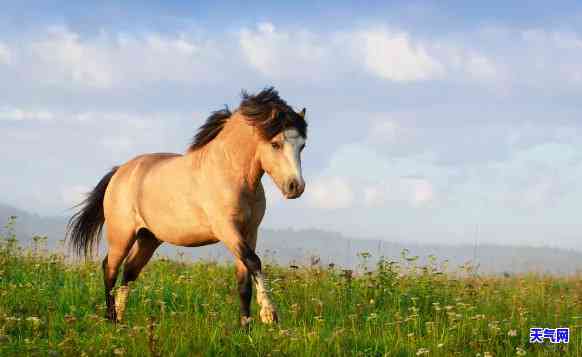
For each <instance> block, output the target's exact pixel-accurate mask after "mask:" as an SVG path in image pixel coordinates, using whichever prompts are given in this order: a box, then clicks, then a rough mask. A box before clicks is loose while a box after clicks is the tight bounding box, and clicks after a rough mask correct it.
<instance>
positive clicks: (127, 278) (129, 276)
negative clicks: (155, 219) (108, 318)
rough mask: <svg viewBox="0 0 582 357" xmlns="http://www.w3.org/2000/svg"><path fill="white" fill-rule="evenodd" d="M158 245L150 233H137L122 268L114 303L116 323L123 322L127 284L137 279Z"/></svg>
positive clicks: (143, 230)
mask: <svg viewBox="0 0 582 357" xmlns="http://www.w3.org/2000/svg"><path fill="white" fill-rule="evenodd" d="M160 244H161V242H160V241H159V240H157V239H156V237H155V236H154V235H153V233H151V232H150V231H148V230H146V229H141V230H140V231H139V232H138V234H137V239H136V240H135V243H134V244H133V247H132V248H131V250H130V252H129V255H128V256H127V259H126V260H125V264H124V266H123V280H122V281H121V286H120V287H119V290H118V293H117V297H116V302H115V310H116V314H117V321H121V320H123V314H124V312H125V307H126V304H127V297H128V295H129V283H130V282H132V281H135V280H136V279H137V277H138V276H139V273H140V272H141V270H142V269H143V267H144V266H145V265H146V264H147V263H148V262H149V260H150V259H151V257H152V255H153V254H154V252H155V250H156V249H157V248H158V247H159V246H160Z"/></svg>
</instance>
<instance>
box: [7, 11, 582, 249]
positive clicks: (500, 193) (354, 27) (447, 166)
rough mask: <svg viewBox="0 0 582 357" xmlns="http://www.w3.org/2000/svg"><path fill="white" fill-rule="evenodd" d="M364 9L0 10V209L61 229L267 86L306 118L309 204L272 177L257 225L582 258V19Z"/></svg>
mask: <svg viewBox="0 0 582 357" xmlns="http://www.w3.org/2000/svg"><path fill="white" fill-rule="evenodd" d="M194 3H196V4H194ZM359 4H360V5H359V6H355V5H353V4H351V3H350V2H343V1H309V2H306V1H297V2H285V3H283V2H280V3H276V4H273V3H271V2H253V3H252V4H244V5H243V4H234V3H229V2H221V1H212V2H204V1H200V2H190V1H164V2H157V3H156V2H147V3H146V4H143V3H142V2H137V1H125V2H123V3H122V4H119V2H115V1H103V2H99V3H91V4H88V3H82V2H74V3H72V2H69V1H43V2H37V1H35V2H32V1H21V2H19V3H18V4H15V3H11V2H9V3H5V4H3V5H2V9H3V11H2V13H1V14H0V159H1V161H2V175H0V202H1V203H7V204H10V205H14V206H16V207H18V208H22V209H26V210H29V211H31V212H36V213H38V214H41V215H51V216H52V215H61V216H65V215H69V214H70V213H71V211H70V209H69V208H70V207H71V206H72V205H74V204H75V203H78V202H79V201H80V200H81V199H82V197H83V194H84V193H85V192H87V191H89V190H90V189H91V188H92V187H93V186H94V185H95V184H96V183H97V181H98V180H99V179H100V178H101V177H102V176H103V174H104V173H105V172H106V171H107V170H108V169H109V168H110V167H112V166H114V165H118V164H121V163H123V162H125V161H127V160H129V159H131V158H132V157H134V156H136V155H138V154H142V153H147V152H184V151H185V149H186V147H187V145H188V143H189V142H190V140H191V138H192V136H193V135H194V133H195V131H196V130H197V128H198V127H199V126H200V125H201V124H202V123H203V122H204V120H205V119H206V117H207V116H208V114H209V113H210V112H211V111H213V110H216V109H220V108H222V107H223V106H224V105H225V104H227V105H229V106H230V107H231V108H236V107H237V105H238V103H239V101H240V92H241V90H242V89H246V90H248V91H250V92H256V91H259V90H261V89H262V88H264V87H267V86H271V85H272V86H275V87H276V88H277V89H278V90H279V92H280V94H281V96H282V97H283V98H284V99H286V100H287V102H288V103H290V104H291V105H292V106H294V107H295V108H296V109H301V108H303V107H306V108H307V120H308V122H309V137H308V143H307V148H306V150H305V151H304V154H303V166H304V167H303V170H304V176H305V179H306V182H307V188H306V192H305V194H304V195H303V197H302V198H300V199H299V200H293V201H289V200H284V199H282V197H281V194H280V193H279V192H278V191H277V189H276V188H275V187H274V185H273V184H272V182H271V180H270V178H268V177H265V178H264V179H263V182H264V184H265V186H266V188H267V194H268V197H267V198H268V209H267V215H266V217H265V220H264V223H263V225H264V226H266V227H270V228H294V229H302V228H319V229H325V230H332V231H338V232H342V233H345V234H347V235H350V236H353V237H363V238H368V237H373V238H382V239H386V240H392V241H403V242H406V241H410V242H419V243H449V244H457V243H465V244H474V243H475V242H477V243H479V244H485V243H496V244H520V245H535V246H539V245H549V246H555V247H565V248H574V249H582V248H580V247H581V246H582V245H581V244H580V241H581V238H582V237H581V233H580V232H582V223H581V220H580V218H579V216H580V213H579V212H580V203H579V202H581V201H582V186H581V184H580V179H581V178H582V140H580V136H581V134H582V116H581V115H580V113H581V109H582V101H580V97H581V95H582V21H581V20H582V4H581V3H579V2H578V3H576V2H574V1H562V2H559V3H555V2H547V1H531V2H527V4H526V3H525V2H510V3H508V2H506V1H489V2H487V3H486V4H485V3H483V4H482V5H478V4H475V3H470V4H469V3H467V2H462V1H439V2H436V1H435V2H427V1H422V2H416V1H393V2H385V1H382V2H380V1H378V2H374V1H371V2H361V3H359ZM485 5H486V6H485Z"/></svg>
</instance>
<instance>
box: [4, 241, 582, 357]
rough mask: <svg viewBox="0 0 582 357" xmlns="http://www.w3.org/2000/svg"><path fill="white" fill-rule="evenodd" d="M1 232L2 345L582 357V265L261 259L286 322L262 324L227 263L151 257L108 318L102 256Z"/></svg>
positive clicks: (38, 350)
mask: <svg viewBox="0 0 582 357" xmlns="http://www.w3.org/2000/svg"><path fill="white" fill-rule="evenodd" d="M2 239H3V240H2V248H1V250H0V355H2V356H11V355H19V356H20V355H49V356H58V355H67V356H69V355H70V356H79V355H85V356H101V355H105V356H112V355H131V356H170V355H177V356H186V355H217V356H218V355H220V356H222V355H245V356H268V355H274V356H275V355H290V356H321V355H332V356H342V355H360V356H384V355H388V356H416V355H424V356H455V355H460V356H477V355H480V356H488V355H490V356H513V355H524V354H525V355H528V356H538V355H540V356H541V355H556V356H557V355H572V356H579V355H582V335H581V332H582V331H581V327H582V326H581V325H582V324H581V319H582V280H581V279H580V277H579V276H578V277H551V276H539V275H527V276H516V277H484V276H478V275H476V274H471V273H470V272H469V274H466V272H465V274H464V275H460V274H443V273H441V272H440V270H439V268H438V267H437V265H436V263H434V262H433V263H431V264H430V265H429V266H426V267H419V266H416V262H415V261H414V259H413V258H407V257H404V259H403V260H402V262H401V263H392V262H387V261H383V262H382V263H381V264H379V266H378V267H377V269H375V270H374V272H362V273H360V274H357V275H356V274H351V272H349V271H342V270H339V269H337V268H330V267H318V266H313V267H305V268H299V269H292V268H288V267H281V266H269V265H268V266H267V267H266V271H267V275H268V276H269V278H270V283H271V288H272V294H273V298H274V301H275V303H276V304H277V306H278V309H279V314H280V318H281V323H280V324H279V325H277V326H267V325H263V324H261V323H260V322H259V321H257V306H256V304H255V303H254V302H253V314H254V316H255V321H254V322H253V323H252V325H251V328H250V329H249V330H248V331H247V330H243V329H241V328H240V327H238V306H239V304H238V295H237V293H236V287H235V279H234V268H233V267H232V266H225V265H219V264H214V263H210V262H199V263H181V262H176V261H168V260H163V259H158V260H155V261H153V262H151V263H150V264H149V265H148V266H147V267H146V269H145V270H144V272H143V273H142V275H141V276H140V278H139V279H138V281H137V282H136V283H135V284H133V285H132V289H131V294H130V299H129V303H128V308H127V312H126V321H125V322H124V323H123V324H118V325H114V324H111V323H109V322H108V321H106V320H105V319H104V314H105V306H104V297H103V284H102V276H101V270H100V267H99V264H97V263H94V262H91V263H86V264H75V265H73V264H66V263H65V262H64V259H63V257H62V256H59V255H54V254H53V255H50V254H40V253H35V250H28V251H24V250H22V249H19V248H18V247H17V246H16V242H15V241H14V239H13V237H12V238H11V237H8V238H7V237H3V238H2ZM362 259H367V255H364V256H363V258H362ZM461 276H462V277H461ZM534 326H540V327H562V326H563V327H570V340H571V341H570V344H568V345H564V344H561V345H552V344H549V343H547V344H543V345H539V344H536V345H531V344H529V343H528V337H529V328H530V327H534Z"/></svg>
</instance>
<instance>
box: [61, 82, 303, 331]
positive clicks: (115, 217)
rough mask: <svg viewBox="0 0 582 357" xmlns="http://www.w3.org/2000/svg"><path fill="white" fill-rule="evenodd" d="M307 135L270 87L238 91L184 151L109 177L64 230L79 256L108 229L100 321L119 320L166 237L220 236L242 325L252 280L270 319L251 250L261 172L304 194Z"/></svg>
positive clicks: (261, 198) (299, 116)
mask: <svg viewBox="0 0 582 357" xmlns="http://www.w3.org/2000/svg"><path fill="white" fill-rule="evenodd" d="M306 135H307V123H306V121H305V109H303V110H302V111H301V112H299V113H296V112H295V111H293V109H292V108H291V107H290V106H289V105H287V103H286V102H285V101H284V100H282V99H281V98H280V97H279V95H278V93H277V91H275V90H274V89H273V88H272V87H271V88H267V89H265V90H263V91H261V92H260V93H258V94H256V95H249V94H247V93H246V92H244V91H243V94H242V101H241V103H240V106H239V108H238V109H237V110H235V111H234V112H230V111H229V110H228V107H227V108H225V109H223V110H219V111H216V112H214V113H213V114H212V115H211V116H210V117H209V118H208V119H207V121H206V123H205V124H204V125H202V127H200V129H199V130H198V132H197V133H196V135H195V137H194V140H193V142H192V144H191V146H190V147H189V148H188V150H187V151H186V153H185V154H183V155H180V154H172V153H157V154H146V155H141V156H138V157H136V158H134V159H132V160H131V161H128V162H126V163H125V164H123V165H121V166H119V167H114V168H113V169H112V170H111V171H110V172H109V173H107V174H106V175H105V176H104V177H103V178H102V179H101V181H99V183H98V184H97V186H95V188H94V189H93V191H91V192H90V193H89V194H88V196H87V198H86V200H85V201H83V202H82V203H81V204H80V205H79V206H80V209H79V211H78V212H76V213H75V214H74V215H73V216H72V217H71V220H70V221H69V225H68V229H67V238H68V240H69V242H70V243H71V244H72V246H73V248H74V249H75V250H76V252H77V253H78V254H79V255H82V254H85V256H88V255H91V254H92V252H93V250H94V248H95V246H96V245H97V243H98V241H99V239H100V236H101V230H102V228H103V225H105V233H106V238H107V241H108V252H107V256H106V257H105V259H104V260H103V275H104V282H105V299H106V303H107V317H108V318H109V319H111V320H112V321H121V320H122V319H123V314H124V311H125V307H126V302H127V297H128V294H129V283H130V282H132V281H134V280H136V279H137V277H138V275H139V273H140V271H141V270H142V268H143V267H144V266H145V265H146V264H147V262H148V261H149V260H150V258H151V257H152V255H153V254H154V251H155V250H156V248H158V247H159V246H160V244H162V243H163V242H167V243H170V244H174V245H178V246H185V247H198V246H203V245H207V244H213V243H217V242H222V243H224V245H225V246H226V247H227V248H228V249H229V251H230V252H231V253H232V254H233V256H234V258H235V264H236V278H237V281H238V291H239V295H240V303H241V310H240V311H241V323H242V324H243V325H246V324H247V323H248V322H249V321H250V303H251V298H252V283H253V282H254V284H255V286H256V288H257V302H258V304H259V306H260V313H259V315H260V318H261V321H263V322H265V323H273V322H277V320H278V318H277V312H276V309H275V306H274V304H273V302H272V301H271V298H270V294H269V290H268V288H267V286H266V282H265V278H264V276H263V273H262V270H261V260H260V259H259V257H258V256H257V254H255V246H256V244H257V231H258V227H259V224H260V223H261V220H262V218H263V215H264V213H265V208H266V205H265V193H264V190H263V185H262V183H261V178H262V177H263V174H264V173H265V172H266V173H267V174H268V175H270V176H271V178H272V179H273V181H274V182H275V184H276V185H277V187H278V188H279V189H280V190H281V192H282V194H283V195H284V196H285V197H286V198H297V197H299V196H301V194H302V193H303V190H304V188H305V182H304V180H303V177H302V174H301V159H300V157H301V151H302V149H303V148H304V147H305V140H306ZM124 261H125V263H124V267H123V277H122V281H121V286H120V287H119V288H118V289H117V294H116V296H113V294H112V290H113V288H114V286H115V284H116V281H117V275H118V271H119V268H120V266H121V264H122V263H123V262H124Z"/></svg>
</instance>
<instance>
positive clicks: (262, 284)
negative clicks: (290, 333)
mask: <svg viewBox="0 0 582 357" xmlns="http://www.w3.org/2000/svg"><path fill="white" fill-rule="evenodd" d="M219 231H220V234H219V236H220V237H221V240H222V241H223V243H224V244H225V245H226V247H227V248H228V249H229V250H230V252H231V253H232V254H233V255H234V256H235V258H236V259H237V267H240V268H242V267H244V268H246V270H247V272H248V275H250V277H251V278H252V280H253V282H254V283H255V286H256V288H257V303H258V304H259V306H260V307H261V311H260V313H259V316H260V317H261V321H262V322H264V323H268V324H271V323H274V322H278V320H279V318H278V316H277V310H276V309H275V305H274V304H273V302H272V301H271V296H270V291H269V289H268V286H267V283H266V279H265V277H264V275H263V272H262V268H261V260H260V259H259V257H258V256H257V254H256V253H255V251H254V249H253V248H252V246H254V244H252V246H251V244H249V242H247V241H245V240H244V239H243V236H242V235H241V234H240V232H239V231H238V229H237V228H236V227H235V225H234V224H227V225H223V226H222V227H221V228H219ZM250 243H253V242H252V241H251V242H250ZM240 268H237V270H238V269H240ZM241 270H244V269H241ZM237 276H239V273H238V272H237ZM240 277H241V279H240V280H239V294H240V297H241V314H242V316H241V322H242V323H243V325H244V324H246V323H248V319H249V317H250V300H251V297H252V288H251V289H249V291H247V290H246V288H248V287H249V286H250V284H249V281H248V280H246V281H245V280H244V275H243V274H242V272H241V274H240Z"/></svg>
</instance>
